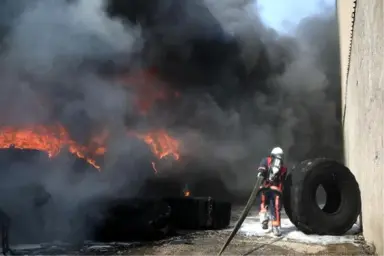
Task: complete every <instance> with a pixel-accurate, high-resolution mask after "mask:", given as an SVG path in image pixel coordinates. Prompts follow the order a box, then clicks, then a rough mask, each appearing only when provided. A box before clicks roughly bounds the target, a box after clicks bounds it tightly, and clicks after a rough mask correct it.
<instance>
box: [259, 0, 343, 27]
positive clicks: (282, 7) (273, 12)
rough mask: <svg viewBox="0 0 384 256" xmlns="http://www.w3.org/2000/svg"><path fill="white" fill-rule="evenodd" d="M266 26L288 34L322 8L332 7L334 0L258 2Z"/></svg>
mask: <svg viewBox="0 0 384 256" xmlns="http://www.w3.org/2000/svg"><path fill="white" fill-rule="evenodd" d="M257 2H258V3H257V5H258V8H259V10H260V12H261V16H262V19H263V20H264V22H265V23H266V24H268V25H269V26H271V27H273V28H275V29H276V30H278V31H280V32H289V31H290V30H291V29H293V28H294V27H295V25H297V24H298V23H299V22H300V20H301V19H303V18H305V17H308V16H311V15H314V14H317V13H320V12H321V8H322V6H334V5H335V3H336V1H335V0H258V1H257Z"/></svg>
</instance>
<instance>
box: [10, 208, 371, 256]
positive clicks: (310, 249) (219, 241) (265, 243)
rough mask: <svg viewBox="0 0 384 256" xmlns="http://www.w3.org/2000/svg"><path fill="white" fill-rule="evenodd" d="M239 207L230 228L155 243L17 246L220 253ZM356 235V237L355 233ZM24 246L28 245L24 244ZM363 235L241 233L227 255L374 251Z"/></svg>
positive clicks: (49, 251) (56, 251) (50, 251)
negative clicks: (334, 238)
mask: <svg viewBox="0 0 384 256" xmlns="http://www.w3.org/2000/svg"><path fill="white" fill-rule="evenodd" d="M239 212H241V210H240V211H239V209H237V208H235V210H234V211H233V213H232V223H231V225H230V228H229V229H226V230H219V231H196V232H179V233H178V235H177V236H174V237H170V238H167V239H164V240H162V241H157V242H152V243H109V244H105V243H94V242H85V243H84V244H82V245H77V246H74V245H65V244H62V243H56V244H46V245H29V246H19V248H17V246H16V247H13V248H14V249H15V250H16V251H15V252H16V253H17V254H19V255H20V254H22V255H26V254H28V255H63V254H66V255H69V254H71V255H216V254H217V253H218V252H219V251H220V249H221V246H222V245H223V243H224V242H225V240H226V239H227V237H228V235H229V233H230V231H231V227H232V226H233V225H234V224H235V222H236V221H237V219H238V216H239ZM352 238H353V237H352ZM22 247H24V248H22ZM372 254H373V252H372V250H371V248H370V247H368V246H366V245H365V244H364V239H363V237H362V236H361V235H359V234H356V235H355V236H354V240H353V239H351V242H348V243H338V244H328V245H327V244H324V243H322V241H321V238H320V240H319V243H311V244H307V243H303V242H299V241H294V240H288V239H287V238H284V236H283V237H281V238H273V237H266V236H246V235H244V234H243V233H239V234H237V235H236V236H235V238H234V239H233V240H232V242H231V244H230V245H229V246H228V247H227V250H226V251H225V252H224V254H223V255H372Z"/></svg>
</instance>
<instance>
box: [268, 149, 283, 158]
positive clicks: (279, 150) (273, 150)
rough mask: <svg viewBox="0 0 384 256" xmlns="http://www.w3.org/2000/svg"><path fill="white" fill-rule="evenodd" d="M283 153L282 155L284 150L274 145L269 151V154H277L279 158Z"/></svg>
mask: <svg viewBox="0 0 384 256" xmlns="http://www.w3.org/2000/svg"><path fill="white" fill-rule="evenodd" d="M283 155H284V151H283V149H282V148H280V147H275V148H273V149H272V151H271V156H277V157H279V158H283Z"/></svg>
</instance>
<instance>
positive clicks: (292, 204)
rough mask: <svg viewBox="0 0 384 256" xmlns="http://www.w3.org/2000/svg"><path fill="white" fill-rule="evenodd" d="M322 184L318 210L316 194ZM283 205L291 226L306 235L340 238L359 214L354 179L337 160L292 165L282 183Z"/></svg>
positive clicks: (319, 159)
mask: <svg viewBox="0 0 384 256" xmlns="http://www.w3.org/2000/svg"><path fill="white" fill-rule="evenodd" d="M320 185H322V186H323V188H324V190H325V192H326V202H325V206H324V207H323V209H321V208H320V207H319V206H318V204H317V200H316V191H317V189H318V187H319V186H320ZM283 203H284V207H285V211H286V213H287V215H288V217H289V219H290V220H291V221H292V223H293V224H294V225H295V226H296V227H297V228H298V229H299V230H300V231H302V232H304V233H306V234H318V235H343V234H345V233H346V232H347V231H348V230H349V229H351V227H352V226H353V224H354V223H356V220H357V218H358V216H359V214H360V212H361V197H360V189H359V185H358V183H357V181H356V179H355V176H354V175H353V174H352V173H351V171H350V170H349V169H348V168H347V167H346V166H344V165H343V164H340V163H338V162H337V161H334V160H330V159H324V158H318V159H312V160H306V161H304V162H301V163H300V164H298V165H297V166H295V167H294V168H293V169H292V171H291V172H290V173H289V174H288V175H287V178H286V180H285V184H284V193H283Z"/></svg>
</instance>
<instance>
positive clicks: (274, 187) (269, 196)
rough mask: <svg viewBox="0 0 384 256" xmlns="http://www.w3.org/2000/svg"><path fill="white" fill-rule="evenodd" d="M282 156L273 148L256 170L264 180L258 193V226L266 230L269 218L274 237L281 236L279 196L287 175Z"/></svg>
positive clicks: (282, 154) (279, 151)
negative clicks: (259, 197) (259, 202)
mask: <svg viewBox="0 0 384 256" xmlns="http://www.w3.org/2000/svg"><path fill="white" fill-rule="evenodd" d="M283 156H284V152H283V150H282V149H281V148H280V147H275V148H273V149H272V151H271V154H270V155H269V156H268V157H266V158H264V159H262V160H261V163H260V166H259V168H258V176H259V177H263V179H264V181H263V184H262V187H261V189H262V190H261V192H260V196H261V205H260V212H259V217H260V224H261V226H262V228H263V229H268V224H269V219H270V217H271V218H272V232H273V234H274V235H275V236H281V223H280V222H281V209H282V204H281V201H282V200H281V195H282V190H283V182H284V179H285V176H286V173H287V168H286V167H285V166H284V164H283ZM268 212H269V216H268Z"/></svg>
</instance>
